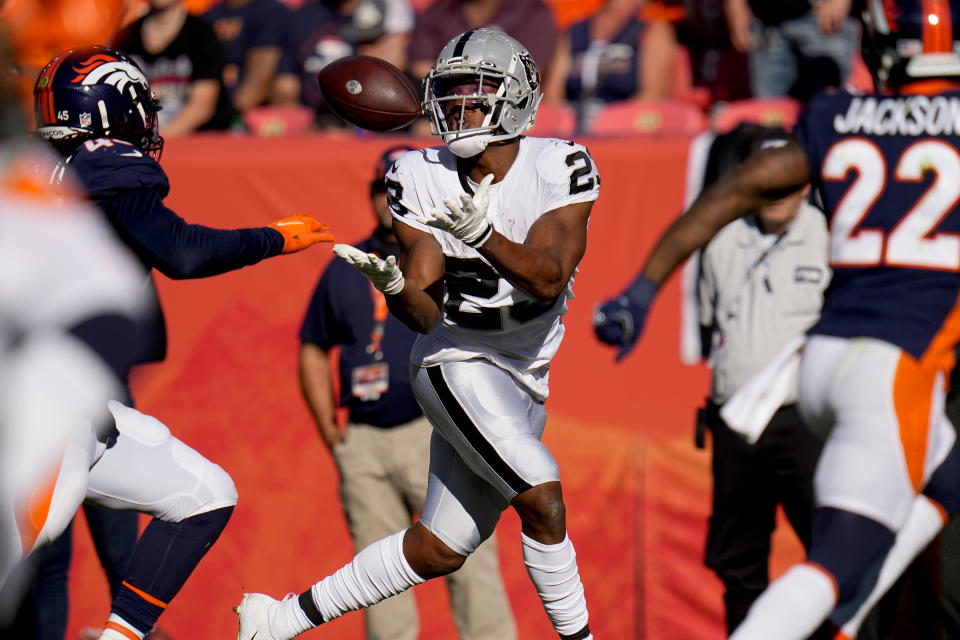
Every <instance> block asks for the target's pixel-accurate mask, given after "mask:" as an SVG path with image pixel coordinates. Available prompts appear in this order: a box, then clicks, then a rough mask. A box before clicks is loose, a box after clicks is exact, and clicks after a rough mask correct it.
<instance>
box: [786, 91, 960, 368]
mask: <svg viewBox="0 0 960 640" xmlns="http://www.w3.org/2000/svg"><path fill="white" fill-rule="evenodd" d="M794 135H795V136H796V137H797V139H798V140H799V141H800V143H801V144H802V145H803V146H804V147H805V148H806V151H807V155H808V157H809V160H810V173H811V175H812V176H813V180H814V185H815V187H816V188H817V189H818V190H819V192H820V196H821V197H822V200H823V204H824V208H825V210H826V211H827V212H828V216H829V219H830V262H831V266H832V268H833V270H834V274H833V281H832V283H831V285H830V288H829V290H828V291H827V295H826V299H825V301H824V307H823V314H822V316H821V319H820V321H819V322H818V323H817V324H816V325H815V326H814V327H813V328H812V329H811V330H810V332H811V333H815V334H826V335H834V336H840V337H855V336H867V337H873V338H879V339H881V340H885V341H887V342H891V343H893V344H895V345H897V346H898V347H900V348H902V349H903V350H904V351H906V352H908V353H910V354H911V355H912V356H914V357H915V358H917V359H922V358H923V357H924V356H925V355H926V354H927V353H928V350H929V349H930V348H931V346H933V345H934V344H935V345H936V350H937V351H942V350H943V349H944V348H947V347H952V345H953V344H954V343H955V342H956V340H957V338H958V336H957V335H953V334H955V333H956V329H953V330H948V331H943V329H945V328H946V327H948V326H950V325H953V324H955V323H948V322H947V321H948V319H949V318H950V317H951V315H952V314H951V312H952V311H953V309H954V308H955V306H956V305H957V297H958V293H960V237H958V235H957V234H958V233H960V207H958V202H960V152H958V149H960V91H951V92H946V93H941V94H936V95H931V96H926V95H899V96H883V95H851V94H849V93H838V94H834V95H829V96H823V97H821V98H818V99H815V100H814V101H813V102H812V103H811V105H810V107H809V108H808V109H807V110H806V111H805V113H804V114H803V115H802V116H801V118H800V120H799V122H798V123H797V126H796V128H795V130H794ZM948 334H950V335H948Z"/></svg>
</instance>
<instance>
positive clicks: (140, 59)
mask: <svg viewBox="0 0 960 640" xmlns="http://www.w3.org/2000/svg"><path fill="white" fill-rule="evenodd" d="M115 46H116V47H117V48H118V49H122V50H123V51H125V52H127V53H128V54H130V55H131V56H132V57H133V58H134V59H135V60H136V61H137V63H139V64H140V67H141V68H142V69H143V71H144V73H146V74H147V78H148V79H149V80H150V86H151V87H153V90H154V91H155V92H156V94H157V98H159V100H160V104H161V105H162V107H163V108H162V110H161V111H160V112H159V114H158V117H159V125H160V133H161V135H163V136H164V137H165V138H167V139H170V138H175V137H177V136H183V135H187V134H189V133H193V132H194V131H202V130H206V129H227V128H229V127H230V126H231V123H232V121H233V118H234V116H236V115H237V114H236V111H235V110H234V109H233V106H232V105H231V104H230V99H229V98H228V97H227V94H226V92H225V91H224V89H223V45H221V44H220V41H219V40H218V39H217V36H216V34H215V33H214V32H213V29H212V28H211V27H210V25H209V24H208V23H207V22H206V21H204V20H203V19H201V18H199V17H197V16H193V15H190V14H189V13H188V12H187V8H186V6H185V5H184V2H183V0H150V11H149V12H148V13H147V14H146V15H145V16H143V17H141V18H140V19H138V20H136V21H135V22H133V23H132V24H130V25H129V26H127V27H126V28H125V29H124V30H123V31H122V32H121V33H120V34H119V35H118V36H117V38H116V40H115Z"/></svg>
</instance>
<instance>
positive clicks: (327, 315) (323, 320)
mask: <svg viewBox="0 0 960 640" xmlns="http://www.w3.org/2000/svg"><path fill="white" fill-rule="evenodd" d="M342 267H347V268H349V269H353V267H350V266H349V265H347V264H346V263H345V262H343V261H342V260H341V259H340V258H334V259H333V260H332V261H331V262H330V264H329V265H328V266H327V268H326V270H325V271H324V272H323V275H322V276H321V277H320V281H319V282H318V283H317V287H316V289H314V291H313V297H312V298H311V299H310V305H309V306H308V307H307V312H306V314H305V315H304V318H303V324H302V325H301V326H300V341H301V342H308V343H310V344H314V345H316V346H318V347H320V348H321V349H330V348H331V347H333V346H335V345H338V344H344V343H345V342H349V341H350V339H351V336H350V334H349V332H350V329H349V327H348V326H345V325H344V324H343V323H342V322H340V321H339V319H338V318H337V313H336V312H337V303H336V294H335V288H334V286H333V285H334V282H335V281H336V279H337V278H338V277H340V276H338V274H337V272H338V271H340V270H341V268H342Z"/></svg>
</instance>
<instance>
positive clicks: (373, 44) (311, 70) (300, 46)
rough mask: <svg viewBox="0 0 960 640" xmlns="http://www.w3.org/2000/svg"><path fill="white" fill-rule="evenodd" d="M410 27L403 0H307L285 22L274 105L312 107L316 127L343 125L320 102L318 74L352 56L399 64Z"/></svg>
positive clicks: (408, 8) (409, 11)
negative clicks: (333, 63)
mask: <svg viewBox="0 0 960 640" xmlns="http://www.w3.org/2000/svg"><path fill="white" fill-rule="evenodd" d="M412 28H413V9H412V8H411V6H410V4H409V3H408V1H407V0H308V2H305V3H304V4H303V5H302V6H300V8H298V9H296V10H295V11H294V12H293V13H292V14H291V17H290V20H289V22H288V27H287V32H286V37H285V45H284V49H283V56H282V58H281V60H280V65H279V68H278V71H277V79H276V83H275V86H274V91H273V96H274V100H273V101H274V103H275V104H279V105H297V104H304V105H307V106H309V107H312V108H313V109H315V111H316V125H317V126H318V127H319V128H323V129H327V128H342V127H345V126H346V124H345V123H344V122H343V121H342V120H340V119H339V118H338V117H336V116H335V115H334V114H332V113H331V112H330V110H329V109H328V108H327V106H326V105H325V104H324V100H323V96H322V95H321V93H320V87H319V85H318V84H317V73H319V71H320V70H321V69H323V68H324V67H325V66H327V65H328V64H330V63H331V62H333V61H334V60H337V59H339V58H343V57H345V56H349V55H354V54H361V55H372V56H375V57H383V58H384V59H386V60H388V61H390V62H392V63H394V64H395V65H396V66H398V67H399V68H403V65H404V61H405V60H406V45H407V39H408V38H409V33H410V30H411V29H412ZM381 54H382V55H381Z"/></svg>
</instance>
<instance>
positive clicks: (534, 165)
mask: <svg viewBox="0 0 960 640" xmlns="http://www.w3.org/2000/svg"><path fill="white" fill-rule="evenodd" d="M386 184H387V197H388V200H389V202H390V208H391V210H392V211H393V215H394V218H396V219H397V220H400V221H402V222H403V223H405V224H408V225H410V226H411V227H415V228H417V229H420V230H422V231H425V232H427V233H430V234H432V235H433V236H434V237H435V238H436V239H437V242H439V244H440V246H441V248H442V249H443V253H444V256H445V258H446V273H445V274H444V285H445V287H444V297H443V320H442V321H441V323H440V325H439V326H438V327H437V328H436V329H435V330H434V331H433V332H432V333H430V334H428V335H422V336H419V338H418V340H417V342H416V344H415V345H414V348H413V352H412V353H411V358H412V360H413V361H414V362H415V363H417V364H422V365H424V366H428V365H432V364H437V363H440V362H453V361H460V360H469V359H471V358H485V359H487V360H489V361H491V362H493V363H494V364H496V365H497V366H499V367H502V368H503V369H505V370H507V371H508V372H510V374H511V375H512V376H513V377H514V378H515V379H516V380H517V381H518V382H519V383H520V384H522V385H523V386H524V387H526V388H527V389H528V390H529V391H530V393H531V394H533V396H534V397H535V398H537V399H538V400H540V401H543V400H546V398H547V394H548V388H547V374H548V371H549V366H550V360H551V359H552V358H553V356H554V354H555V353H556V352H557V348H558V347H559V346H560V341H561V340H562V339H563V331H564V329H563V324H562V323H561V321H560V319H561V317H562V316H563V315H564V313H566V311H567V300H570V299H572V298H573V290H572V285H573V277H571V278H570V282H569V283H568V284H567V287H566V290H565V291H564V292H563V293H562V294H561V295H560V296H559V297H558V298H557V300H556V301H555V302H554V303H553V304H550V305H544V304H542V303H541V302H540V301H538V300H537V299H536V298H535V297H534V296H532V295H530V294H529V293H527V292H526V291H524V290H523V289H520V288H517V287H515V286H513V285H512V284H511V283H510V282H508V281H507V280H506V279H505V278H502V277H501V276H500V274H499V273H497V271H496V269H495V268H494V267H493V266H492V265H491V264H490V263H489V262H487V261H486V260H485V259H484V258H483V257H482V256H481V255H480V254H479V253H478V252H477V251H476V250H475V249H473V248H471V247H469V246H467V245H466V244H464V243H463V242H461V241H459V240H457V239H456V238H455V237H453V236H452V235H450V234H449V233H447V232H445V231H441V230H439V229H434V228H433V227H429V226H427V225H424V224H422V223H420V222H418V221H417V218H419V217H422V216H424V215H425V214H426V213H428V212H429V211H430V209H432V208H439V209H444V205H443V199H444V198H447V197H455V198H459V196H460V194H462V193H471V194H472V193H473V192H474V191H475V190H476V188H477V186H478V185H477V183H475V182H473V181H472V180H470V179H469V178H468V177H467V176H466V175H463V174H461V173H460V172H459V171H458V170H457V158H456V156H454V155H453V154H452V153H451V152H450V151H449V150H448V149H447V148H446V147H445V146H439V147H432V148H429V149H422V150H418V151H410V152H408V153H406V154H405V155H403V156H401V157H400V158H399V159H397V161H396V162H394V164H393V166H392V167H391V168H390V171H389V172H388V173H387V178H386ZM599 190H600V177H599V175H598V174H597V170H596V167H595V166H594V163H593V160H592V159H591V157H590V154H589V152H588V151H587V149H586V148H585V147H584V146H583V145H580V144H576V143H574V142H568V141H566V140H557V139H553V138H529V137H524V138H522V139H521V140H520V149H519V152H518V153H517V157H516V159H515V160H514V161H513V165H512V166H511V167H510V170H509V171H508V172H507V175H506V176H505V177H504V179H503V180H502V181H500V182H498V183H494V184H492V185H490V206H489V209H488V210H487V219H488V220H489V222H490V224H491V225H493V228H494V229H496V230H497V231H498V232H499V233H501V234H503V235H504V236H505V237H506V238H508V239H509V240H512V241H513V242H520V243H522V242H524V241H525V240H526V237H527V232H528V231H529V230H530V227H531V226H532V225H533V223H534V222H535V221H536V220H537V218H539V217H540V216H542V215H544V214H546V213H548V212H550V211H553V210H555V209H558V208H560V207H563V206H566V205H569V204H574V203H577V202H592V201H593V200H596V199H597V195H598V193H599Z"/></svg>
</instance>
